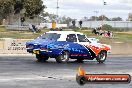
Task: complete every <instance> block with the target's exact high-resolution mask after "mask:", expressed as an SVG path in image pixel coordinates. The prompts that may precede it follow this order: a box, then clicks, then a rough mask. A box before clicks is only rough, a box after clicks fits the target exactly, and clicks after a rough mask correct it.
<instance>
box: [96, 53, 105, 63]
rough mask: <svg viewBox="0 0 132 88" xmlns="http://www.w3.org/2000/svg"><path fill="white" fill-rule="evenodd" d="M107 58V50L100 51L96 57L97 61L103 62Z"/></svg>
mask: <svg viewBox="0 0 132 88" xmlns="http://www.w3.org/2000/svg"><path fill="white" fill-rule="evenodd" d="M106 58H107V51H101V52H100V53H99V54H98V56H97V57H96V60H97V61H98V62H99V63H103V62H105V60H106Z"/></svg>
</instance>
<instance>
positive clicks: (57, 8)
mask: <svg viewBox="0 0 132 88" xmlns="http://www.w3.org/2000/svg"><path fill="white" fill-rule="evenodd" d="M58 10H59V0H57V7H56V15H57V19H56V22H57V23H58V17H59V16H58Z"/></svg>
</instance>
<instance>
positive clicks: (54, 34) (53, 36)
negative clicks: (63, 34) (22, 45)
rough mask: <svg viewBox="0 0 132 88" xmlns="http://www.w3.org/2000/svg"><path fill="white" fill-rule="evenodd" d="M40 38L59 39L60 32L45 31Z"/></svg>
mask: <svg viewBox="0 0 132 88" xmlns="http://www.w3.org/2000/svg"><path fill="white" fill-rule="evenodd" d="M39 38H41V39H54V40H57V39H59V38H60V34H57V33H45V34H43V35H41V36H40V37H39Z"/></svg>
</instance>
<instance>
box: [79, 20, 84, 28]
mask: <svg viewBox="0 0 132 88" xmlns="http://www.w3.org/2000/svg"><path fill="white" fill-rule="evenodd" d="M82 23H83V22H82V21H81V20H80V21H79V26H80V28H82Z"/></svg>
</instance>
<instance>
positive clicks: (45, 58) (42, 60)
mask: <svg viewBox="0 0 132 88" xmlns="http://www.w3.org/2000/svg"><path fill="white" fill-rule="evenodd" d="M36 58H37V60H38V61H39V62H45V61H47V60H48V59H49V57H48V56H43V55H38V54H36Z"/></svg>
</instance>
